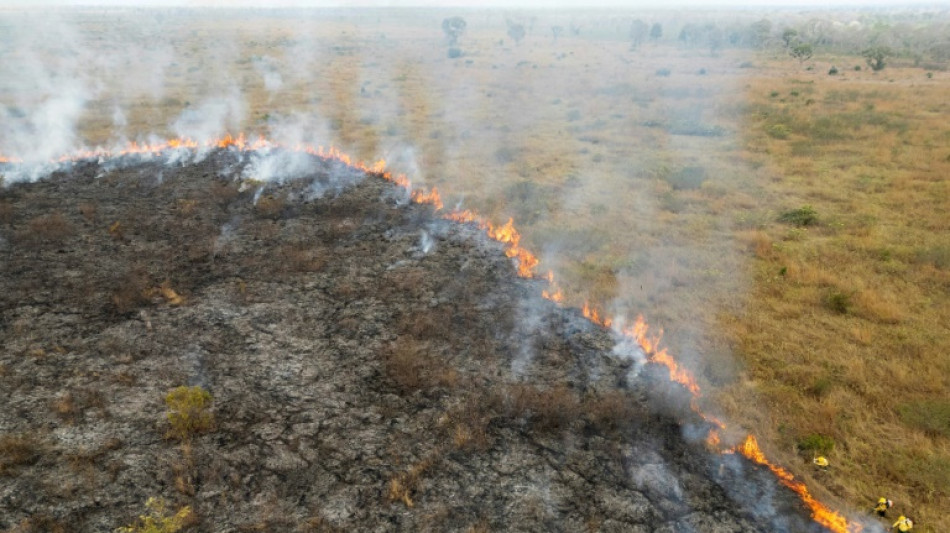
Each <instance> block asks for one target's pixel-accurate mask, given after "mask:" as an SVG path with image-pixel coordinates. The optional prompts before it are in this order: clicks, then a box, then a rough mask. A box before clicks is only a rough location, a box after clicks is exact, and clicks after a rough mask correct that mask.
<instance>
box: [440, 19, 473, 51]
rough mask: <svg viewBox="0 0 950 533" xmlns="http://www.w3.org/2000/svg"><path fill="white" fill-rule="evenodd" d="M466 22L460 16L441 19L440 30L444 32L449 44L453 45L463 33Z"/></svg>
mask: <svg viewBox="0 0 950 533" xmlns="http://www.w3.org/2000/svg"><path fill="white" fill-rule="evenodd" d="M466 26H468V24H467V23H466V22H465V19H463V18H462V17H449V18H446V19H443V20H442V31H443V32H445V38H446V39H448V41H449V46H455V45H456V44H458V42H459V38H460V37H462V34H463V33H465V27H466Z"/></svg>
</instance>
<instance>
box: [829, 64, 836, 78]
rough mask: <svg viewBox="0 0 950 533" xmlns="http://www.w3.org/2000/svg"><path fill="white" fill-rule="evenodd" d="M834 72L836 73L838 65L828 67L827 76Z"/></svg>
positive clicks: (832, 74)
mask: <svg viewBox="0 0 950 533" xmlns="http://www.w3.org/2000/svg"><path fill="white" fill-rule="evenodd" d="M836 74H838V67H835V66H832V67H831V68H830V69H828V75H829V76H834V75H836Z"/></svg>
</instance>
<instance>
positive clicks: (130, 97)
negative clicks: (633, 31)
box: [0, 12, 950, 531]
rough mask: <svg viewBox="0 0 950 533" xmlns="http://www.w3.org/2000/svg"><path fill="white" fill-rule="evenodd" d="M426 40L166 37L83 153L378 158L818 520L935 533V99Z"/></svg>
mask: <svg viewBox="0 0 950 533" xmlns="http://www.w3.org/2000/svg"><path fill="white" fill-rule="evenodd" d="M444 15H445V14H444V13H424V12H423V13H415V12H414V13H412V14H411V15H409V14H405V13H402V12H390V13H388V14H385V15H381V16H376V15H371V14H363V15H359V16H355V15H348V16H338V15H333V16H329V15H327V16H321V17H314V18H309V19H308V18H299V17H298V18H286V17H280V16H273V17H266V16H258V17H251V16H250V15H248V14H246V13H240V14H234V15H233V16H228V17H219V16H210V15H208V14H207V13H206V14H204V15H202V16H195V17H191V18H184V19H180V18H176V19H174V22H175V23H170V22H169V23H167V24H166V25H164V26H162V25H160V26H159V28H160V30H161V31H158V32H156V35H157V36H158V38H159V42H162V43H165V44H166V46H167V49H169V50H171V51H172V54H171V55H170V56H169V58H168V62H167V65H166V68H164V70H162V71H161V77H160V79H159V80H158V81H156V82H154V83H155V84H159V86H155V85H154V84H152V85H150V84H147V83H146V84H142V85H135V86H129V85H128V84H123V83H120V82H116V83H110V82H108V81H105V82H104V83H103V86H104V87H105V89H103V91H102V92H101V93H99V94H97V96H96V98H95V100H94V101H93V102H92V103H91V104H90V105H89V106H88V107H87V111H86V113H85V116H84V117H83V121H82V122H81V124H80V132H79V133H80V137H81V138H82V139H85V140H86V141H87V142H88V143H89V144H93V145H94V144H98V143H106V142H109V141H110V140H113V139H116V138H117V137H118V136H119V135H117V132H119V130H121V134H122V135H124V136H126V137H128V138H136V137H139V136H144V135H147V134H156V135H160V136H171V135H174V134H175V130H174V128H173V127H171V125H172V124H173V123H174V122H175V120H176V118H177V117H179V116H181V115H182V113H184V112H186V111H188V110H201V109H202V106H203V105H204V104H205V103H206V102H208V101H214V100H216V99H217V100H228V99H230V100H237V101H240V102H243V105H244V106H245V107H244V112H243V113H240V114H237V115H235V117H232V118H233V120H230V121H225V120H222V121H221V124H220V126H230V127H229V129H235V128H241V129H244V130H245V131H249V132H254V133H257V132H260V133H263V134H266V135H271V136H277V137H280V136H281V135H285V136H289V137H294V136H298V137H300V136H302V137H306V138H305V139H302V140H307V141H312V142H316V143H323V144H331V143H332V144H335V145H338V146H341V147H342V148H343V149H345V150H347V151H349V152H351V153H353V154H354V155H357V156H358V157H361V158H365V159H376V158H378V157H386V158H387V160H389V161H390V166H391V167H394V168H395V169H397V170H401V171H406V172H408V173H409V175H410V177H411V178H412V179H413V180H414V182H417V183H422V184H425V185H428V186H438V187H439V189H440V190H442V191H443V195H444V196H445V197H446V198H445V199H446V205H449V206H453V205H463V206H465V207H474V208H476V209H477V210H479V211H481V212H483V213H485V214H486V215H488V216H489V217H490V218H492V219H493V220H495V221H498V222H503V221H504V220H506V219H507V218H508V217H514V219H515V221H516V224H517V226H518V228H519V230H520V231H521V232H522V234H523V236H524V242H525V243H526V245H527V247H528V248H530V249H532V250H535V251H536V252H538V254H539V256H540V257H541V258H542V261H543V264H542V267H543V268H545V269H547V268H550V269H552V270H554V272H555V273H556V274H557V277H558V280H559V283H560V284H561V286H562V287H563V288H564V289H565V293H566V295H567V300H568V302H569V303H571V304H574V305H580V304H582V303H583V302H584V301H585V300H590V301H593V302H595V303H596V304H597V305H599V306H601V307H602V308H604V309H606V310H607V311H608V312H610V313H611V314H614V315H622V316H626V317H628V318H630V317H632V316H633V315H635V314H637V313H643V314H644V315H645V316H646V318H647V321H648V322H650V323H651V324H654V325H655V326H658V327H663V328H665V342H666V344H667V345H668V346H669V347H670V351H671V352H672V353H673V354H674V355H675V356H677V357H678V358H679V359H680V360H681V361H683V362H684V363H685V364H686V365H687V366H688V367H689V368H690V369H692V371H693V372H694V373H695V374H696V375H697V376H698V377H699V379H700V382H701V385H702V388H703V390H704V398H705V401H706V403H707V406H706V408H707V409H708V410H710V411H713V412H721V413H722V414H723V415H724V416H725V418H726V419H727V420H728V421H729V422H730V427H733V428H734V431H735V435H734V437H735V436H738V435H739V434H740V433H742V432H743V431H744V430H751V431H753V432H754V433H756V434H758V435H760V436H761V437H762V438H761V439H760V440H762V441H764V442H765V444H764V447H765V449H766V451H767V452H768V453H769V454H770V456H772V457H774V458H775V459H776V460H777V461H778V462H779V463H782V464H784V465H787V466H788V467H789V468H790V469H791V470H792V471H793V472H794V473H795V474H796V476H799V477H801V478H803V479H805V480H806V482H807V483H808V484H809V486H810V487H812V488H813V490H814V491H815V492H816V493H817V494H818V495H819V496H820V497H821V498H823V499H827V500H829V501H831V502H839V503H840V502H846V503H845V505H846V506H849V507H851V508H855V509H861V508H864V507H866V506H868V505H869V504H870V502H871V501H872V500H874V499H876V498H877V497H879V496H882V495H886V496H888V497H890V498H892V499H893V500H895V501H896V502H897V507H898V509H897V510H899V511H901V512H907V513H911V514H912V515H913V516H915V518H917V519H918V521H919V524H920V525H919V529H920V530H922V531H945V530H947V529H950V521H948V520H950V518H947V517H946V516H945V514H944V512H945V510H946V509H947V508H948V507H950V494H948V489H947V487H950V419H948V417H950V415H948V411H950V404H948V401H947V391H948V390H950V383H948V380H950V378H948V376H950V357H948V356H947V353H948V352H950V330H948V327H947V324H950V298H948V297H947V296H948V291H950V240H948V235H950V232H948V229H950V228H948V225H950V218H948V217H947V215H946V213H948V212H950V205H948V204H950V185H948V181H947V178H946V176H947V175H948V174H950V129H948V126H947V121H946V117H947V116H948V113H950V103H948V102H950V75H948V73H947V72H945V71H936V72H932V73H931V74H932V76H930V77H928V75H927V72H926V71H924V70H922V69H920V68H913V67H911V66H901V65H900V64H895V65H891V66H888V67H887V68H886V69H885V70H883V71H880V72H877V73H872V72H870V71H868V70H867V69H862V70H860V71H856V70H854V68H853V67H854V65H863V60H862V59H861V58H858V57H823V56H818V57H816V58H814V59H813V60H810V61H808V62H805V63H804V64H799V62H798V61H795V60H792V59H791V58H788V57H786V56H783V55H782V54H780V53H777V52H774V51H771V52H770V51H765V52H750V51H744V52H737V51H731V50H726V51H718V52H716V53H713V52H711V51H709V50H694V49H683V48H680V47H679V46H677V45H676V44H675V43H673V42H672V40H669V39H668V40H663V41H661V42H660V43H647V44H644V45H642V46H641V47H639V49H636V50H631V47H630V44H629V42H627V41H626V40H625V39H624V38H623V34H622V30H619V33H618V30H616V29H611V28H606V27H599V28H598V27H588V28H587V29H585V30H584V31H582V32H581V34H580V35H579V36H572V35H566V36H562V37H560V38H559V39H557V40H555V39H554V38H553V36H552V34H551V32H550V31H548V30H547V29H546V28H548V27H549V26H550V24H551V23H558V22H559V21H553V22H552V21H548V20H542V21H540V22H538V23H537V25H536V27H535V28H534V29H533V30H532V31H531V32H529V35H528V36H527V37H526V38H525V40H524V41H523V42H521V43H514V42H513V41H511V39H509V38H508V37H507V36H506V35H505V15H504V14H497V13H496V14H491V13H472V14H470V15H469V16H467V19H468V22H469V27H468V31H467V32H466V33H465V35H464V36H463V38H462V40H461V42H460V48H461V50H462V52H463V53H462V56H461V57H459V58H454V59H450V58H448V57H447V54H446V49H447V46H446V44H445V43H444V40H443V36H442V33H441V29H440V22H441V18H442V16H444ZM130 16H131V15H130ZM130 20H131V19H130ZM126 22H128V26H122V25H118V24H117V25H114V26H113V28H118V30H116V34H117V35H125V36H129V35H134V33H135V32H136V31H137V30H136V28H135V26H134V24H132V23H131V22H129V21H126ZM81 27H83V28H85V29H86V31H88V32H89V33H90V34H92V35H97V34H101V33H102V32H103V30H104V27H103V23H102V22H101V21H99V20H98V19H96V18H89V19H88V20H85V21H83V22H82V23H81ZM667 31H670V30H667ZM130 57H133V58H134V57H135V55H134V54H131V55H130ZM97 65H98V66H97ZM831 65H835V66H837V67H838V70H839V74H837V75H829V74H828V70H829V68H830V66H831ZM809 66H810V67H812V68H811V69H810V70H808V69H807V68H808V67H809ZM89 69H90V70H89V71H88V72H87V73H86V74H85V75H88V76H89V77H91V78H95V79H99V80H110V79H112V80H114V79H117V78H118V77H120V75H121V71H120V70H119V69H116V68H115V66H114V64H113V62H108V61H107V62H103V63H99V64H93V66H90V67H89ZM274 73H277V74H278V76H277V77H276V78H275V77H274V76H273V74H274ZM268 74H271V76H270V77H268ZM275 80H279V83H275ZM11 94H12V93H10V92H4V93H0V99H2V100H4V101H5V102H6V103H7V104H8V105H9V104H11V103H12V102H11V98H12V97H11ZM115 107H118V108H121V109H122V110H124V115H125V120H124V121H123V123H122V124H121V127H120V125H119V124H117V123H116V121H115V119H114V113H113V109H114V108H115ZM27 111H28V109H27ZM238 115H239V116H238ZM740 430H742V431H740ZM817 453H823V454H826V455H827V456H828V457H829V459H830V460H831V464H832V466H831V468H830V469H829V470H828V471H827V472H824V471H822V472H816V471H814V470H812V466H811V458H812V456H813V455H814V454H817Z"/></svg>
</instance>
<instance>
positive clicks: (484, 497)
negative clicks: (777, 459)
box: [0, 151, 821, 532]
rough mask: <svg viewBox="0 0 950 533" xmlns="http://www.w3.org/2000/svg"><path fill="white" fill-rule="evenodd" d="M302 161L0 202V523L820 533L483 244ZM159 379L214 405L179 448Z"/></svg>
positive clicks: (384, 193) (322, 164)
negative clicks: (175, 515) (172, 516)
mask: <svg viewBox="0 0 950 533" xmlns="http://www.w3.org/2000/svg"><path fill="white" fill-rule="evenodd" d="M315 161H316V162H317V163H318V165H317V166H318V167H319V168H318V169H317V170H316V171H315V172H314V173H313V174H312V175H310V176H308V177H305V178H302V179H298V180H294V181H288V182H286V183H283V184H269V185H266V186H265V185H263V184H260V183H256V182H252V181H248V180H243V181H242V180H241V179H238V178H236V177H235V176H240V174H241V169H242V167H243V165H244V164H245V162H244V161H243V157H242V156H241V154H239V153H235V152H230V151H217V152H214V153H212V154H211V155H210V156H209V157H207V158H205V159H204V160H202V161H200V162H197V163H190V164H187V165H184V166H182V165H171V164H167V162H165V161H132V160H117V161H110V162H108V166H104V165H103V164H99V163H94V162H83V163H76V164H74V165H73V166H72V167H71V168H70V169H69V170H68V172H59V173H56V174H53V175H51V176H49V177H48V178H47V179H44V180H42V181H39V182H36V183H30V184H17V185H11V186H8V187H7V188H4V189H2V190H0V257H2V261H0V340H2V345H3V350H2V352H0V388H2V390H3V391H4V392H5V394H3V395H2V396H0V435H2V436H0V459H2V462H0V480H2V483H0V529H3V530H10V531H45V530H61V531H106V530H110V529H112V528H115V527H117V526H121V525H126V524H129V523H131V522H132V521H133V520H134V518H135V517H136V516H137V515H139V514H141V513H142V512H143V509H144V508H143V504H144V502H145V501H146V499H148V498H149V497H161V498H163V499H164V500H166V501H167V502H169V504H170V506H171V507H172V508H179V507H182V506H185V505H188V506H191V508H192V509H193V510H194V513H193V517H192V519H191V520H190V521H189V524H188V525H187V528H189V530H194V531H356V530H359V531H489V530H491V531H496V530H497V531H508V530H513V531H587V530H589V531H642V532H647V531H664V532H674V531H675V532H679V531H702V532H739V531H795V532H797V531H820V530H821V528H820V527H819V526H817V525H815V524H813V523H812V522H811V521H810V520H809V519H808V518H807V515H806V514H805V512H804V511H803V510H802V509H801V508H800V507H799V505H798V504H797V501H796V500H795V498H794V497H793V495H791V494H790V493H788V491H786V490H785V489H783V488H781V487H780V486H778V485H777V484H776V483H775V481H774V479H772V478H771V477H770V475H769V474H768V473H767V472H764V471H762V470H761V469H757V468H755V467H753V466H752V465H751V464H749V463H747V462H745V461H744V460H743V459H741V458H738V457H736V456H733V455H725V456H720V455H716V454H714V453H712V452H710V451H709V450H707V449H706V448H705V446H704V445H703V443H702V442H701V441H700V440H699V439H696V441H693V440H690V439H688V438H686V437H684V436H683V435H689V434H690V433H691V431H690V428H701V427H702V421H701V420H699V419H698V418H697V417H694V416H693V415H692V414H691V412H690V411H689V409H688V408H687V406H686V404H687V400H688V397H687V396H686V395H685V394H684V393H683V391H682V390H680V389H679V388H678V386H674V385H672V384H670V383H669V382H668V381H666V379H665V378H664V377H663V375H664V374H663V372H662V371H660V369H658V368H654V367H653V366H652V365H646V366H645V367H643V368H639V365H637V364H635V363H632V362H631V360H630V359H627V358H624V357H617V356H616V355H615V351H614V345H615V339H614V337H613V336H612V335H611V334H610V332H608V331H606V330H603V329H602V328H600V327H598V326H596V325H594V324H592V323H590V322H589V321H587V320H586V319H584V318H582V317H581V316H580V314H579V313H578V312H577V311H576V310H572V309H563V308H560V307H558V306H557V305H555V304H554V303H552V302H549V301H547V300H544V299H542V298H541V297H540V289H541V286H540V285H539V282H537V281H534V280H527V279H522V278H518V277H517V276H516V273H515V269H514V267H513V265H512V262H511V260H509V259H508V258H506V257H505V256H504V254H503V249H502V247H501V245H500V244H498V243H495V242H493V241H491V240H489V239H487V238H486V237H485V236H484V235H483V234H482V233H481V232H480V231H479V230H478V229H477V228H475V227H473V226H470V225H459V224H456V223H454V222H450V221H447V220H443V219H440V218H439V217H438V214H437V213H434V212H433V208H432V207H431V206H428V205H420V204H413V203H410V202H407V201H406V200H407V197H406V195H405V193H404V191H402V190H401V189H399V188H397V187H395V186H393V185H392V184H390V183H389V182H386V181H385V180H383V179H381V178H380V177H379V176H375V175H367V174H364V173H362V172H359V171H355V170H353V169H351V168H348V167H345V166H344V165H342V164H338V163H336V162H332V161H322V160H316V159H315ZM180 385H197V386H200V387H202V388H204V389H206V390H208V391H209V392H210V393H211V394H212V395H213V398H214V399H213V414H214V424H213V426H212V427H211V428H209V429H208V430H207V431H203V432H200V433H199V432H196V433H195V434H194V435H189V436H188V437H187V438H185V439H184V440H182V439H175V438H173V437H171V436H169V434H168V430H169V425H168V421H167V420H166V418H165V413H166V409H167V408H166V405H165V404H164V402H163V398H164V397H165V394H166V393H167V392H168V391H169V390H170V389H172V388H174V387H177V386H180ZM693 433H696V434H701V433H702V432H701V431H694V432H693Z"/></svg>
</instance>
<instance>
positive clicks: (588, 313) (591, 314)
mask: <svg viewBox="0 0 950 533" xmlns="http://www.w3.org/2000/svg"><path fill="white" fill-rule="evenodd" d="M581 313H582V314H583V315H584V318H586V319H587V320H590V321H591V322H593V323H594V324H599V325H601V326H603V327H605V328H609V327H610V326H612V325H613V323H614V321H613V319H612V318H609V317H606V316H605V317H603V318H601V316H600V313H599V312H598V311H597V310H596V309H594V308H592V307H591V306H590V303H588V302H584V307H583V308H581Z"/></svg>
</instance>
